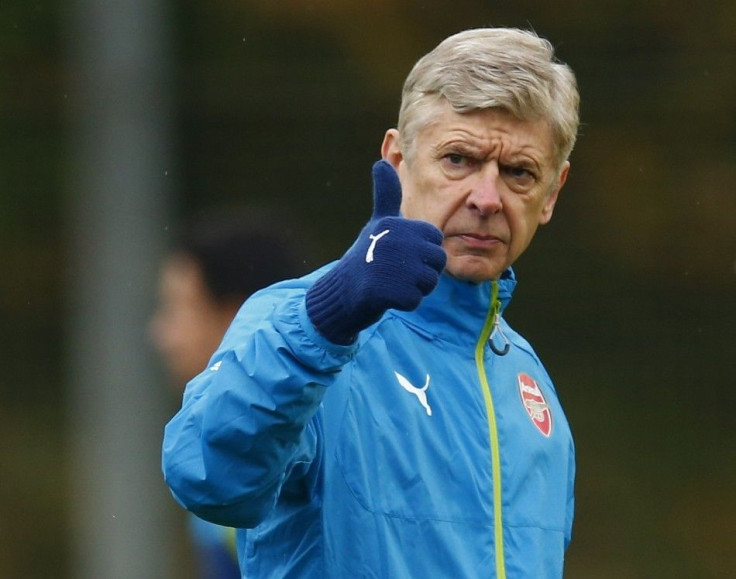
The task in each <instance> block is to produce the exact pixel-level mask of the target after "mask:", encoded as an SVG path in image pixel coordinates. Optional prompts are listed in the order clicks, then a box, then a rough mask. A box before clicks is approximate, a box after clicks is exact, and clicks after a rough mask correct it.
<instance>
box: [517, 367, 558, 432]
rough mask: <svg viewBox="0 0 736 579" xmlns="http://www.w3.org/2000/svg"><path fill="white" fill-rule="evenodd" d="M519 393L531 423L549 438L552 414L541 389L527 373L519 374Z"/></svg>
mask: <svg viewBox="0 0 736 579" xmlns="http://www.w3.org/2000/svg"><path fill="white" fill-rule="evenodd" d="M518 382H519V394H521V401H522V403H523V404H524V410H526V413H527V414H528V415H529V418H531V419H532V423H533V424H534V426H536V427H537V429H538V430H539V432H541V433H542V434H544V436H546V437H548V438H549V435H550V433H551V432H552V414H551V413H550V411H549V406H548V405H547V401H546V400H545V399H544V396H543V395H542V391H541V390H540V389H539V386H537V382H536V380H534V378H532V377H531V376H529V375H528V374H523V373H522V374H519V376H518Z"/></svg>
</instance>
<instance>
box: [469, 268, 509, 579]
mask: <svg viewBox="0 0 736 579" xmlns="http://www.w3.org/2000/svg"><path fill="white" fill-rule="evenodd" d="M500 312H501V302H500V301H499V299H498V282H496V281H493V282H491V307H490V308H489V310H488V315H487V316H486V321H485V323H484V325H483V330H482V331H481V334H480V339H479V340H478V343H477V344H476V345H475V365H476V368H477V370H478V377H479V379H480V385H481V389H482V390H483V399H484V401H485V404H486V415H487V416H488V436H489V440H490V447H491V476H492V478H493V481H492V483H493V530H494V544H495V550H496V553H495V555H496V577H497V579H505V578H506V561H505V555H504V544H503V513H502V510H501V500H502V494H501V449H500V447H499V444H498V427H497V424H496V411H495V409H494V407H493V396H492V395H491V387H490V385H489V383H488V376H487V374H486V368H485V362H484V353H485V348H486V344H492V342H490V339H491V336H492V335H493V334H495V332H496V329H497V326H498V318H499V316H500ZM504 339H505V337H504ZM494 351H495V348H494ZM497 353H499V352H497ZM504 353H505V352H504Z"/></svg>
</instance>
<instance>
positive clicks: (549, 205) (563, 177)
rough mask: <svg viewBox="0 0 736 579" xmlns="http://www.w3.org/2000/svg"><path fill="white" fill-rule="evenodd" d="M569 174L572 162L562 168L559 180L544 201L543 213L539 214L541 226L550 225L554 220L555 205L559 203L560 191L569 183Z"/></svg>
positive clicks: (566, 163) (567, 162) (566, 162)
mask: <svg viewBox="0 0 736 579" xmlns="http://www.w3.org/2000/svg"><path fill="white" fill-rule="evenodd" d="M569 172H570V162H569V161H565V163H564V164H563V166H562V170H561V171H560V173H559V175H558V176H557V179H556V181H555V183H554V184H553V185H552V188H551V189H550V191H549V192H548V193H547V198H546V199H545V200H544V204H543V205H542V212H541V213H540V214H539V224H540V225H544V224H546V223H549V221H550V219H552V213H553V212H554V210H555V204H556V203H557V198H558V197H559V195H560V190H561V189H562V186H563V185H564V184H565V181H567V174H568V173H569Z"/></svg>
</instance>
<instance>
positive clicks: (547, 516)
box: [163, 266, 575, 579]
mask: <svg viewBox="0 0 736 579" xmlns="http://www.w3.org/2000/svg"><path fill="white" fill-rule="evenodd" d="M328 267H329V266H328ZM323 273H324V270H322V271H318V272H315V273H313V274H311V275H310V276H307V277H305V278H302V279H300V280H290V281H287V282H282V283H280V284H277V285H275V286H272V287H270V288H268V289H266V290H264V291H262V292H259V293H257V294H255V295H254V296H253V297H251V298H250V299H249V300H248V301H247V302H246V303H245V305H244V306H243V308H242V309H241V311H240V312H239V314H238V315H237V317H236V319H235V321H234V322H233V324H232V326H231V328H230V329H229V330H228V333H227V334H226V336H225V338H224V341H223V344H222V345H221V347H220V348H219V349H218V351H217V352H216V353H215V355H214V356H213V359H212V362H211V365H210V368H209V369H208V370H206V371H204V372H203V373H202V374H201V375H200V376H199V377H197V378H195V379H194V380H193V381H192V382H191V383H190V384H189V385H188V387H187V390H186V393H185V396H184V402H183V406H182V409H181V410H180V411H179V412H178V414H177V415H176V416H175V417H174V418H173V419H172V420H171V422H170V423H169V424H168V425H167V427H166V432H165V437H164V447H163V467H164V471H165V476H166V479H167V482H168V484H169V486H170V488H171V490H172V492H173V494H174V496H175V497H176V498H177V500H178V501H179V502H180V503H181V504H182V505H183V506H185V507H186V508H187V509H190V510H191V511H193V512H194V513H195V514H197V515H198V516H200V517H202V518H205V519H208V520H211V521H213V522H216V523H219V524H222V525H228V526H233V527H238V528H247V529H248V531H247V532H245V531H241V532H239V536H238V551H239V556H240V561H241V569H242V572H243V574H244V576H247V577H251V578H252V577H269V578H271V577H299V578H302V577H319V578H323V577H324V578H333V577H334V578H340V579H342V578H345V577H376V578H392V579H393V578H404V577H406V578H415V577H459V578H473V579H476V578H479V577H499V578H500V577H509V578H512V577H513V578H516V577H529V578H534V579H541V578H546V577H554V578H559V577H561V576H562V569H563V559H564V553H565V549H566V547H567V544H568V542H569V540H570V535H571V527H572V518H573V480H574V472H575V462H574V447H573V441H572V436H571V433H570V429H569V426H568V424H567V421H566V419H565V416H564V414H563V411H562V408H561V407H560V403H559V401H558V398H557V394H556V392H555V390H554V388H553V386H552V382H551V380H550V378H549V376H548V375H547V372H546V371H545V370H544V368H543V366H542V364H541V363H540V361H539V359H538V358H537V356H536V354H535V353H534V351H533V350H532V348H531V347H530V346H529V344H528V343H527V342H526V340H524V339H523V338H522V337H521V336H520V335H519V334H517V333H516V332H514V331H513V330H512V329H511V328H510V327H509V326H508V325H507V323H506V322H505V320H504V319H503V318H502V317H501V316H500V313H501V310H502V308H503V307H505V305H506V303H507V302H508V300H509V299H510V296H511V292H512V290H513V287H514V285H515V279H514V276H513V272H511V270H509V271H507V272H506V274H505V275H504V276H503V277H502V279H501V281H500V282H498V283H491V282H488V283H483V284H471V283H466V282H461V281H458V280H454V279H452V278H450V277H449V276H447V275H442V276H441V278H440V282H439V284H438V286H437V288H436V289H435V290H434V291H433V292H432V293H431V294H430V295H429V296H428V297H426V298H425V299H424V300H423V302H422V303H421V305H420V306H419V308H418V309H417V310H416V311H414V312H398V311H394V310H390V311H389V312H387V313H386V314H385V315H384V316H383V317H382V318H381V320H380V321H379V322H378V323H376V324H375V325H373V326H371V327H370V328H368V329H367V330H364V331H363V332H361V334H360V336H359V338H358V340H357V341H356V343H355V344H353V345H350V346H340V345H335V344H332V343H330V342H328V341H327V340H326V339H324V338H323V337H322V336H321V335H320V334H318V333H317V332H316V330H315V329H314V327H313V325H312V324H311V322H310V321H309V319H308V317H307V315H306V311H305V307H304V294H305V291H306V289H307V288H308V287H309V286H310V284H311V283H313V282H314V281H315V280H316V279H317V278H318V277H319V276H320V275H322V274H323ZM494 322H495V323H494ZM491 333H493V334H494V335H493V343H494V345H495V349H496V350H501V349H502V346H503V345H504V343H505V340H508V342H509V344H510V348H509V350H508V352H507V353H506V354H505V355H499V354H498V353H496V352H494V350H492V349H491V348H490V347H489V336H490V334H491Z"/></svg>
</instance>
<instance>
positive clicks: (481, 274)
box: [445, 258, 503, 283]
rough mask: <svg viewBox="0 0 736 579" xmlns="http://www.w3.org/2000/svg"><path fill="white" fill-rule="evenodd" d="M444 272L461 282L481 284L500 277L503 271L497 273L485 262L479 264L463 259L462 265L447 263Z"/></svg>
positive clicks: (495, 268) (473, 260)
mask: <svg viewBox="0 0 736 579" xmlns="http://www.w3.org/2000/svg"><path fill="white" fill-rule="evenodd" d="M445 272H446V273H448V274H449V275H450V276H451V277H454V278H455V279H459V280H461V281H468V282H472V283H483V282H484V281H489V280H492V279H498V278H499V277H501V274H502V273H503V269H501V270H500V271H499V268H497V267H493V266H492V265H491V264H488V263H487V262H485V261H483V262H479V260H478V259H472V258H470V259H468V258H465V259H463V260H462V263H449V264H448V266H447V268H446V269H445Z"/></svg>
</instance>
